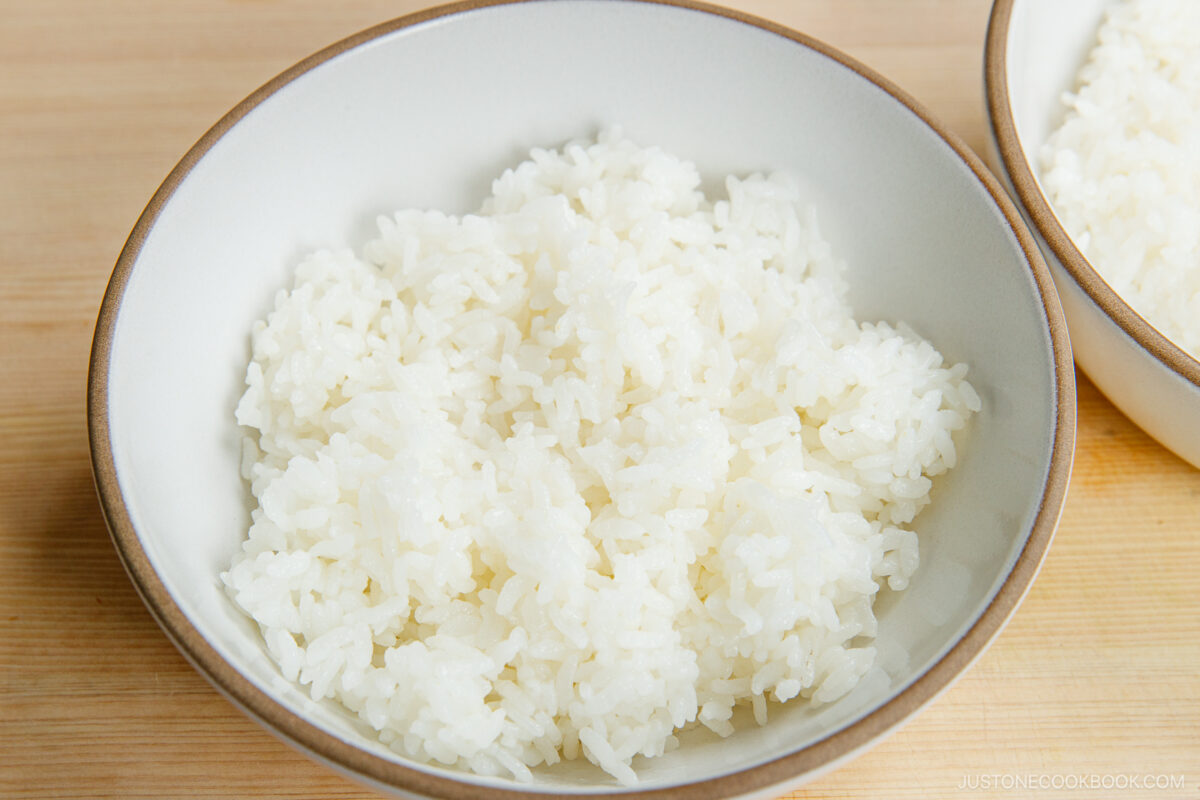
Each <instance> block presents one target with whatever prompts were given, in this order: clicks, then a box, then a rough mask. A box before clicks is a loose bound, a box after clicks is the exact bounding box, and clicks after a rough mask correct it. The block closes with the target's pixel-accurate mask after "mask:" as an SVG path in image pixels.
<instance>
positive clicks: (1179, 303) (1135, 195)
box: [1040, 0, 1200, 358]
mask: <svg viewBox="0 0 1200 800" xmlns="http://www.w3.org/2000/svg"><path fill="white" fill-rule="evenodd" d="M1198 48H1200V3H1196V2H1193V0H1122V1H1121V2H1119V3H1116V4H1114V5H1113V6H1112V7H1111V8H1110V9H1109V10H1108V12H1107V14H1106V15H1105V18H1104V21H1103V23H1102V24H1101V26H1100V30H1099V32H1098V35H1097V42H1096V45H1095V47H1094V48H1093V50H1092V51H1091V53H1090V54H1089V56H1088V60H1087V62H1086V63H1085V64H1084V66H1083V67H1082V69H1081V70H1080V72H1079V76H1078V85H1077V86H1076V87H1075V89H1074V91H1072V92H1070V93H1068V94H1067V95H1066V96H1065V97H1064V103H1065V116H1064V119H1063V120H1062V123H1061V124H1060V126H1059V127H1058V128H1057V129H1056V130H1055V131H1054V132H1053V133H1052V134H1051V136H1050V138H1049V139H1048V140H1047V142H1046V144H1045V146H1044V147H1043V149H1042V152H1041V153H1040V156H1041V164H1042V176H1041V177H1042V184H1043V186H1044V187H1045V190H1046V195H1047V197H1048V199H1049V200H1050V202H1051V203H1052V205H1053V206H1054V210H1055V213H1056V214H1057V215H1058V217H1059V219H1060V220H1061V221H1062V225H1063V228H1064V229H1065V230H1066V231H1067V232H1068V233H1069V234H1070V236H1071V239H1072V241H1073V242H1074V243H1075V244H1076V246H1077V247H1078V248H1079V251H1080V252H1081V253H1082V254H1083V255H1084V257H1085V258H1087V260H1088V262H1089V263H1090V264H1091V265H1092V266H1093V267H1094V268H1095V269H1096V271H1097V272H1098V273H1099V274H1100V275H1101V277H1103V278H1104V280H1105V281H1106V282H1107V283H1108V284H1109V285H1110V286H1111V287H1112V289H1113V291H1115V292H1116V293H1117V294H1119V295H1120V296H1121V297H1122V299H1124V300H1125V301H1126V302H1127V303H1128V304H1129V305H1130V306H1131V307H1132V308H1133V309H1134V310H1135V311H1137V312H1138V313H1139V314H1140V315H1141V316H1142V317H1143V318H1145V320H1146V321H1147V322H1149V323H1150V324H1151V325H1153V326H1154V327H1155V328H1157V329H1158V330H1159V331H1161V332H1162V333H1163V334H1164V335H1166V336H1167V337H1169V338H1170V339H1171V340H1172V341H1174V342H1175V343H1176V344H1178V345H1179V347H1181V348H1182V349H1184V350H1186V351H1188V353H1189V354H1191V355H1192V356H1193V357H1194V358H1200V50H1198Z"/></svg>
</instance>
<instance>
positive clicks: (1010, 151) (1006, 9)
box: [984, 0, 1200, 387]
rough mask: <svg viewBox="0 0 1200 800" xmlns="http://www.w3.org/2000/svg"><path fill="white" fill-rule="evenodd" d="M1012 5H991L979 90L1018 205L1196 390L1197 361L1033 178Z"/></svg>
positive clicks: (1150, 349) (1092, 294)
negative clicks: (1017, 116)
mask: <svg viewBox="0 0 1200 800" xmlns="http://www.w3.org/2000/svg"><path fill="white" fill-rule="evenodd" d="M1015 5H1016V0H994V2H993V4H992V10H991V14H990V15H989V18H988V29H987V36H986V38H985V40H984V85H985V93H986V95H987V111H988V118H989V121H990V123H991V129H992V135H993V137H994V140H995V144H996V150H997V151H998V153H999V157H1000V160H1001V162H1002V166H1003V168H1004V171H1005V172H1006V173H1007V175H1008V177H1009V180H1010V181H1011V182H1012V186H1013V189H1014V190H1015V192H1016V194H1017V198H1018V201H1019V202H1020V203H1021V205H1022V206H1023V207H1024V209H1025V211H1026V213H1027V214H1028V216H1029V218H1030V219H1031V220H1032V222H1033V225H1034V227H1035V228H1036V229H1037V232H1038V233H1039V234H1041V237H1042V239H1043V240H1044V241H1045V242H1046V245H1047V246H1048V247H1049V248H1050V251H1051V252H1052V253H1053V254H1054V257H1055V258H1056V259H1057V260H1058V262H1059V263H1060V264H1061V265H1062V267H1063V269H1064V270H1066V272H1067V274H1068V275H1070V276H1071V279H1072V280H1073V281H1074V282H1075V283H1076V284H1077V285H1078V286H1079V288H1080V289H1082V290H1083V292H1084V293H1085V294H1086V295H1087V296H1088V298H1089V299H1090V300H1091V301H1092V303H1094V304H1095V305H1096V306H1098V307H1099V308H1100V310H1101V311H1103V312H1104V314H1105V315H1106V316H1107V317H1108V318H1109V319H1110V320H1112V321H1113V323H1115V324H1116V325H1117V326H1118V327H1119V328H1120V329H1121V330H1122V331H1123V332H1124V334H1125V335H1126V336H1128V337H1129V338H1130V339H1132V340H1133V341H1134V342H1135V343H1136V344H1137V346H1138V347H1139V348H1141V349H1142V350H1144V351H1145V352H1146V353H1148V354H1149V355H1150V356H1152V357H1153V358H1154V359H1155V360H1157V361H1158V362H1159V363H1160V364H1162V365H1163V366H1164V367H1166V368H1167V369H1169V370H1171V371H1172V372H1174V373H1175V374H1177V375H1179V376H1180V377H1181V378H1182V379H1184V380H1186V381H1188V382H1190V383H1191V384H1192V385H1193V386H1196V387H1200V360H1197V359H1196V358H1194V357H1193V356H1191V355H1190V354H1189V353H1188V352H1187V351H1185V350H1184V349H1183V348H1181V347H1180V346H1179V345H1177V344H1175V342H1173V341H1171V339H1170V338H1168V337H1167V336H1166V335H1165V334H1163V333H1162V332H1161V331H1160V330H1158V329H1157V328H1155V327H1154V326H1153V325H1151V324H1150V323H1149V322H1147V321H1146V318H1145V317H1143V316H1142V315H1141V314H1139V313H1138V312H1137V311H1135V310H1134V309H1133V307H1132V306H1130V305H1129V303H1127V302H1126V301H1125V300H1124V299H1123V298H1122V297H1121V296H1120V295H1119V294H1117V292H1115V291H1114V290H1113V288H1112V287H1111V286H1110V285H1109V284H1108V282H1107V281H1106V280H1104V278H1103V277H1102V276H1101V275H1100V273H1099V272H1097V271H1096V268H1095V267H1093V266H1092V264H1091V262H1089V261H1088V260H1087V258H1086V257H1085V256H1084V255H1083V253H1082V252H1080V250H1079V248H1078V247H1076V246H1075V243H1074V242H1073V241H1072V240H1071V237H1070V235H1069V234H1068V233H1067V231H1066V229H1064V228H1063V226H1062V223H1061V222H1059V220H1058V216H1057V215H1056V214H1055V213H1054V209H1053V208H1052V206H1051V204H1050V201H1049V200H1047V198H1046V196H1045V194H1043V193H1042V189H1041V186H1040V185H1039V183H1038V181H1037V178H1036V177H1035V176H1034V174H1033V168H1032V166H1031V165H1030V161H1029V158H1028V156H1027V155H1026V154H1025V148H1024V147H1022V146H1021V140H1020V138H1019V137H1018V136H1017V126H1016V122H1015V121H1014V119H1013V111H1012V102H1011V99H1010V95H1009V91H1008V35H1009V30H1010V27H1011V22H1012V13H1013V7H1014V6H1015Z"/></svg>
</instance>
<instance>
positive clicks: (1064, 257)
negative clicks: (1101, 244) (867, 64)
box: [984, 0, 1200, 466]
mask: <svg viewBox="0 0 1200 800" xmlns="http://www.w3.org/2000/svg"><path fill="white" fill-rule="evenodd" d="M1111 4H1112V0H1055V2H1045V1H1044V0H996V2H995V4H994V5H993V7H992V16H991V22H990V27H989V30H988V37H987V48H986V57H985V61H986V65H985V71H984V74H985V82H986V89H987V101H988V112H989V114H990V117H991V130H992V136H993V142H994V144H995V147H996V150H997V152H998V154H999V159H1000V162H1001V165H1002V167H1003V172H1004V174H1005V176H1006V177H1007V179H1008V181H1009V185H1010V187H1011V189H1012V190H1013V192H1014V194H1015V196H1016V197H1017V198H1018V199H1019V201H1020V204H1021V206H1022V207H1023V211H1024V213H1025V214H1026V216H1027V218H1028V220H1029V222H1030V224H1031V226H1032V227H1033V228H1034V231H1035V233H1036V234H1037V236H1038V238H1039V242H1040V244H1041V246H1042V249H1043V251H1044V253H1045V255H1046V261H1047V262H1048V263H1049V265H1050V268H1051V272H1052V274H1053V275H1054V280H1055V283H1056V284H1057V286H1058V291H1059V296H1060V297H1061V298H1062V305H1063V310H1064V311H1065V312H1066V315H1067V322H1068V324H1069V326H1070V329H1071V343H1072V345H1073V346H1074V350H1075V359H1076V361H1077V362H1078V363H1079V366H1080V367H1082V368H1083V370H1084V371H1085V372H1086V373H1087V375H1088V377H1089V378H1091V379H1092V381H1093V382H1094V383H1095V384H1096V386H1097V387H1099V388H1100V390H1101V391H1103V392H1104V394H1105V395H1107V396H1108V398H1109V399H1110V400H1112V402H1113V403H1114V404H1115V405H1116V406H1117V407H1118V408H1120V409H1121V411H1123V412H1124V413H1125V414H1126V415H1127V416H1128V417H1129V418H1130V419H1132V420H1133V421H1134V422H1135V423H1137V424H1138V425H1139V426H1140V427H1141V428H1142V429H1143V430H1145V431H1146V432H1147V433H1149V434H1150V435H1151V436H1153V437H1154V438H1156V439H1157V440H1158V441H1160V442H1161V443H1162V444H1164V445H1166V446H1167V447H1168V448H1170V449H1171V450H1173V451H1174V452H1175V453H1177V454H1178V455H1180V456H1181V457H1183V458H1184V459H1186V460H1187V461H1189V462H1190V463H1191V464H1193V465H1195V466H1200V361H1197V360H1196V359H1195V358H1193V357H1192V356H1190V355H1188V354H1187V353H1186V352H1185V351H1183V350H1182V349H1180V348H1179V347H1178V346H1177V345H1176V344H1174V343H1173V342H1172V341H1170V340H1169V339H1168V338H1167V337H1166V336H1164V335H1163V334H1162V333H1160V332H1159V331H1158V330H1157V329H1155V328H1154V327H1153V326H1152V325H1150V323H1148V322H1146V320H1145V319H1143V318H1142V317H1141V316H1140V315H1139V314H1138V313H1137V312H1136V311H1134V310H1133V309H1132V308H1130V306H1129V305H1128V304H1127V303H1126V302H1125V301H1124V300H1122V299H1121V297H1120V296H1119V295H1117V293H1116V292H1114V291H1113V290H1112V288H1111V287H1109V285H1108V284H1107V283H1106V282H1105V281H1104V279H1103V278H1102V277H1100V275H1099V274H1098V273H1097V272H1096V270H1095V269H1094V268H1093V267H1092V265H1091V264H1089V263H1088V261H1087V259H1086V258H1084V256H1083V254H1082V253H1080V252H1079V249H1078V248H1077V247H1076V246H1075V244H1074V242H1072V241H1071V238H1070V236H1069V235H1068V234H1067V232H1066V230H1064V228H1063V226H1062V223H1061V222H1059V220H1058V217H1057V216H1056V215H1055V212H1054V209H1053V207H1052V206H1051V204H1050V201H1049V200H1048V199H1047V198H1046V195H1045V194H1044V193H1043V191H1042V186H1041V182H1040V176H1039V173H1038V170H1037V169H1035V168H1034V166H1033V164H1032V163H1031V161H1030V159H1031V158H1032V159H1034V160H1035V161H1036V159H1037V158H1038V154H1039V152H1040V151H1041V148H1042V146H1043V145H1044V144H1045V142H1046V140H1047V139H1048V138H1049V136H1050V134H1051V132H1052V131H1053V130H1054V126H1055V125H1056V124H1057V123H1058V121H1059V120H1061V119H1062V115H1063V109H1062V105H1061V97H1062V95H1063V93H1064V92H1066V91H1068V90H1069V89H1071V88H1072V87H1073V85H1074V83H1075V76H1076V74H1077V73H1078V71H1079V68H1080V67H1081V66H1082V65H1083V62H1084V61H1085V60H1086V58H1087V54H1088V52H1089V51H1090V50H1091V49H1092V47H1093V46H1094V44H1095V37H1096V31H1097V29H1098V28H1099V26H1100V21H1101V18H1102V16H1103V13H1104V9H1105V8H1106V7H1108V6H1110V5H1111Z"/></svg>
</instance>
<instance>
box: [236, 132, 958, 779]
mask: <svg viewBox="0 0 1200 800" xmlns="http://www.w3.org/2000/svg"><path fill="white" fill-rule="evenodd" d="M725 185H726V190H727V192H728V197H724V198H721V199H717V200H715V201H710V200H709V199H707V198H706V197H705V196H704V195H703V194H702V193H701V191H700V189H699V186H700V176H699V174H698V173H697V170H696V168H695V166H693V165H692V164H690V163H688V162H685V161H682V160H680V159H678V158H675V157H673V156H671V155H668V154H666V153H664V152H662V151H661V150H658V149H655V148H650V149H643V148H640V147H638V146H637V145H635V144H633V143H632V142H630V141H628V140H627V139H625V138H623V137H622V136H621V135H620V133H619V132H618V131H609V132H606V133H604V134H602V135H601V136H600V137H599V139H598V140H597V141H595V142H576V143H571V144H569V145H567V146H565V147H564V148H562V150H561V151H554V152H552V151H547V150H535V151H533V153H532V156H531V159H530V160H529V161H526V162H525V163H522V164H521V165H520V166H518V167H517V168H515V169H513V170H509V171H507V172H505V173H504V174H503V175H502V176H501V177H500V178H499V179H497V180H496V181H495V183H494V184H493V194H492V196H491V197H489V198H488V199H487V200H486V201H485V202H484V204H483V208H482V210H481V212H480V213H479V214H475V215H468V216H464V217H461V218H458V217H452V216H447V215H445V214H442V213H438V212H435V211H403V212H400V213H398V214H396V215H395V216H394V217H392V218H385V219H381V220H380V221H379V228H380V234H379V238H378V239H376V240H374V241H372V242H370V243H369V244H367V245H366V247H365V249H364V250H363V252H362V254H361V256H357V255H355V254H354V253H352V252H350V251H348V250H344V251H338V252H319V253H315V254H313V255H312V256H311V257H309V258H307V259H306V260H304V262H303V263H301V264H300V265H299V267H298V268H297V270H296V275H295V285H294V287H293V288H292V290H291V291H281V292H280V293H279V295H278V296H277V298H276V301H275V310H274V311H273V312H271V314H270V315H269V316H268V317H267V319H266V321H264V322H260V323H258V324H257V325H256V326H255V329H254V333H253V360H252V362H251V363H250V365H249V369H248V371H247V375H246V386H247V388H246V392H245V395H244V396H243V397H242V399H241V402H240V403H239V405H238V408H237V421H238V423H239V424H240V425H243V426H245V429H246V434H247V435H246V443H245V458H244V463H243V471H244V474H245V476H246V478H247V479H248V480H249V481H250V482H251V487H252V490H253V494H254V497H255V498H257V500H258V507H257V508H256V509H255V510H254V512H253V524H252V526H251V528H250V531H249V538H248V540H247V541H246V543H245V545H244V548H243V550H242V552H241V553H239V554H238V555H237V557H236V558H235V559H234V562H233V564H232V566H231V567H230V569H229V571H228V572H226V573H225V574H224V575H223V576H222V577H223V579H224V581H225V583H226V584H227V586H228V587H229V590H230V592H231V594H232V596H233V598H234V599H235V601H236V603H237V605H238V606H240V607H241V608H242V609H244V610H245V612H246V613H247V614H249V615H250V616H251V617H253V619H254V620H256V621H257V623H258V625H259V626H260V628H261V630H262V634H263V637H264V640H265V643H266V647H267V648H268V650H269V651H270V654H271V656H272V657H273V658H274V659H275V660H276V661H277V662H278V664H279V667H280V669H281V670H282V672H283V674H284V675H286V676H287V677H288V678H289V679H291V680H294V681H298V682H299V683H301V684H303V685H304V686H306V687H308V690H309V691H310V692H311V695H312V696H313V697H314V698H317V699H321V698H334V699H335V700H336V701H337V702H340V703H341V704H343V705H344V706H345V707H346V708H348V709H350V710H351V711H352V712H354V713H355V714H357V715H358V716H359V717H361V718H362V719H363V720H365V721H366V722H367V723H368V724H369V725H370V726H372V727H373V728H374V729H376V730H377V731H378V732H379V737H380V739H381V740H382V741H383V742H385V743H387V744H388V745H389V746H390V747H392V748H393V749H395V750H396V751H398V752H399V753H402V754H404V755H406V756H409V757H412V758H414V759H418V760H421V761H426V762H437V763H441V764H446V765H455V766H458V767H461V768H466V769H470V770H474V771H476V772H479V773H484V774H496V775H511V776H514V777H516V778H518V779H525V780H527V779H530V778H531V772H530V769H531V768H533V767H536V766H538V765H542V764H554V763H556V762H558V761H560V760H562V759H574V758H577V757H580V756H583V757H585V758H587V759H588V760H590V761H592V762H594V763H595V764H598V765H599V766H600V767H602V768H603V769H604V770H606V771H608V772H609V773H610V774H611V775H613V776H614V777H615V778H616V779H618V780H619V781H621V782H622V783H626V784H630V783H633V782H634V781H635V780H636V775H635V773H634V771H633V769H632V766H631V764H632V762H633V760H634V758H635V756H638V755H642V756H655V755H659V754H661V753H663V752H665V751H668V750H670V749H672V748H673V747H674V746H676V744H677V740H676V738H675V732H676V731H677V730H679V729H680V728H683V727H686V726H691V725H694V724H699V725H703V726H706V727H707V728H710V729H711V730H713V731H715V732H716V733H718V734H720V735H722V736H725V735H728V734H730V733H732V731H733V725H732V723H731V717H732V715H733V710H734V707H735V706H736V705H738V704H742V703H745V704H747V705H749V706H750V707H752V709H753V711H754V714H755V716H756V717H757V718H758V721H759V722H760V723H762V722H765V720H766V717H767V715H768V701H770V702H783V701H792V702H805V703H827V702H830V701H833V700H836V699H837V698H839V697H841V696H842V695H844V694H846V693H847V692H848V691H849V690H850V689H851V688H853V687H854V685H855V683H856V682H857V681H858V680H859V678H860V677H861V676H862V675H863V674H864V673H865V672H866V671H867V670H868V669H869V668H870V666H871V664H872V661H873V658H874V649H873V647H872V646H871V644H870V641H871V639H872V637H873V636H874V634H875V631H876V620H875V617H874V615H873V613H872V601H873V599H874V597H875V595H876V593H877V592H878V591H879V590H880V588H881V587H882V586H883V585H885V584H886V585H887V586H890V587H891V588H892V589H896V590H899V589H903V588H904V587H905V585H906V584H907V582H908V580H909V578H910V576H911V575H912V574H913V572H914V570H915V569H916V568H917V562H918V543H917V536H916V534H915V533H914V532H913V530H912V528H911V526H910V523H911V522H912V521H913V518H914V517H915V516H916V514H917V513H918V511H920V510H921V508H922V507H923V506H925V505H926V504H927V503H928V502H929V491H930V478H931V477H932V476H935V475H937V474H939V473H942V472H944V471H945V470H947V469H948V468H950V467H952V466H953V465H954V463H955V459H956V449H955V442H954V439H953V438H952V433H953V432H954V431H956V430H958V429H960V428H962V427H963V426H964V424H965V423H966V421H967V418H968V417H969V415H970V413H971V412H972V411H974V410H977V409H978V408H979V400H978V398H977V396H976V394H975V392H974V391H973V390H972V389H971V387H970V385H969V384H968V383H967V382H966V380H965V379H964V376H965V374H966V371H967V370H966V367H965V366H964V365H955V366H947V365H945V364H944V363H943V359H942V357H941V356H940V355H939V354H938V353H937V351H935V350H934V348H933V347H932V346H930V344H928V343H927V342H925V341H923V340H922V339H920V338H919V337H918V336H917V335H916V334H914V333H913V332H912V331H911V330H909V329H908V328H906V327H904V326H902V325H901V326H898V327H892V326H890V325H888V324H885V323H877V324H859V323H856V322H855V321H854V320H853V318H852V316H851V313H850V309H849V308H848V307H847V305H846V302H845V299H844V294H845V291H844V290H845V285H844V283H843V278H842V271H843V265H841V264H840V263H839V262H838V261H837V260H836V259H835V258H834V256H833V254H832V253H831V252H830V248H829V246H828V245H827V244H826V243H825V241H824V240H822V238H821V236H820V233H819V232H818V229H817V222H816V218H815V216H814V213H813V211H812V210H811V209H808V208H806V207H805V205H804V203H803V202H802V201H801V197H800V194H799V192H798V190H797V188H796V187H795V186H794V185H793V183H791V182H789V181H788V180H787V179H786V178H784V177H782V176H771V177H763V176H759V175H755V176H751V177H748V178H745V179H738V178H732V177H731V178H729V179H728V180H727V181H726V184H725Z"/></svg>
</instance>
